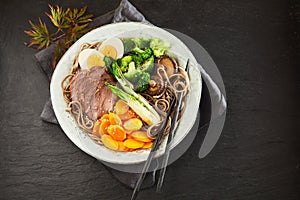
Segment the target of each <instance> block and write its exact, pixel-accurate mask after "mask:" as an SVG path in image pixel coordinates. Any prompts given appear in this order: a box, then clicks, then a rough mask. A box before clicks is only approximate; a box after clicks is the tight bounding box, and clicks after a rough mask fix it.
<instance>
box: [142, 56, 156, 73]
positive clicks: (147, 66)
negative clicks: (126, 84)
mask: <svg viewBox="0 0 300 200" xmlns="http://www.w3.org/2000/svg"><path fill="white" fill-rule="evenodd" d="M153 67H154V56H151V57H150V58H149V59H147V60H146V61H145V62H144V63H143V64H142V65H141V66H140V69H141V70H142V71H144V72H149V73H150V72H151V71H152V69H153Z"/></svg>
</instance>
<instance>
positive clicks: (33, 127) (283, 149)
mask: <svg viewBox="0 0 300 200" xmlns="http://www.w3.org/2000/svg"><path fill="white" fill-rule="evenodd" d="M131 2H132V3H133V4H134V5H135V6H136V7H137V8H138V9H139V10H140V11H141V12H142V13H143V14H144V15H145V16H146V18H147V19H149V21H151V22H152V23H154V24H156V25H158V26H161V27H166V28H170V29H174V30H177V31H180V32H183V33H185V34H187V35H189V36H191V37H193V38H194V39H196V40H197V41H198V42H199V43H200V44H201V45H202V46H203V47H204V48H205V49H206V50H207V51H208V52H209V53H210V55H211V56H212V58H213V59H214V61H215V62H216V64H217V66H218V67H219V70H220V72H221V74H222V76H223V79H224V83H225V86H226V92H227V99H228V111H227V119H226V123H225V127H224V130H223V133H222V136H221V138H220V140H219V142H218V143H217V145H216V146H215V148H214V149H213V151H212V152H211V153H210V154H209V155H208V156H207V157H206V158H204V159H202V160H200V159H198V157H197V151H198V149H199V141H200V139H196V140H195V142H194V143H193V145H192V146H191V147H190V149H189V150H188V151H187V152H186V153H185V154H184V155H183V156H182V157H181V158H180V159H179V160H177V161H176V162H175V163H173V164H172V165H171V166H169V167H168V171H167V177H166V179H165V185H164V187H163V192H162V193H155V192H154V190H153V189H148V190H144V191H142V192H141V193H140V194H139V199H144V200H148V199H149V200H150V199H157V200H159V199H172V200H173V199H184V200H185V199H186V200H190V199H195V200H196V199H197V200H198V199H299V198H300V194H299V191H300V190H299V189H300V183H299V170H300V169H299V168H300V153H299V152H300V150H299V143H300V135H299V133H300V130H299V125H300V114H299V103H300V96H299V88H300V81H299V77H300V76H299V75H300V70H299V67H300V66H299V56H300V55H299V54H300V53H299V37H300V36H299V31H300V28H299V23H300V8H299V2H297V1H296V0H281V1H280V0H251V1H238V0H222V1H221V0H211V1H204V0H200V1H197V0H187V1H183V0H169V1H163V0H156V1H150V0H143V1H138V0H132V1H131ZM0 3H1V6H0V134H1V135H0V199H99V200H100V199H109V200H112V199H116V200H117V199H129V198H130V195H131V190H129V189H128V188H126V187H124V186H123V185H121V184H120V183H119V182H118V181H117V180H115V179H113V178H112V176H111V174H110V173H108V172H107V170H106V169H105V167H104V166H103V165H102V164H100V163H99V162H98V161H96V160H95V159H94V158H92V157H90V156H88V155H86V154H85V153H84V152H82V151H80V150H79V149H78V148H77V147H76V146H75V145H74V144H73V143H72V142H71V141H70V140H69V139H68V138H67V137H66V135H65V134H64V133H63V132H62V130H61V129H60V128H59V127H58V126H56V125H53V124H48V123H45V122H43V121H41V120H40V117H39V115H40V112H41V111H42V108H43V106H44V103H45V101H46V100H47V99H48V98H49V83H48V79H47V77H46V76H45V75H44V74H43V72H42V71H41V70H40V69H39V68H38V66H37V65H36V63H35V60H34V58H33V55H34V54H35V53H36V50H34V49H29V48H27V47H25V46H24V42H25V41H28V40H29V38H28V37H27V36H26V35H25V34H24V33H23V30H25V29H27V30H28V29H29V24H28V20H29V19H31V20H33V21H34V22H37V18H38V17H41V18H42V19H44V20H45V19H46V17H45V15H44V12H46V11H47V12H48V10H49V9H48V6H47V4H48V3H50V4H52V5H56V4H58V5H61V6H63V7H64V8H67V7H71V8H74V7H82V6H84V5H87V6H88V11H89V12H90V13H93V14H94V15H95V16H98V15H101V14H104V13H106V12H108V11H110V10H112V9H114V8H116V7H117V5H118V1H103V0H101V1H100V0H99V1H95V0H84V1H41V0H26V1H17V0H9V1H8V0H2V1H1V2H0ZM48 25H49V23H48Z"/></svg>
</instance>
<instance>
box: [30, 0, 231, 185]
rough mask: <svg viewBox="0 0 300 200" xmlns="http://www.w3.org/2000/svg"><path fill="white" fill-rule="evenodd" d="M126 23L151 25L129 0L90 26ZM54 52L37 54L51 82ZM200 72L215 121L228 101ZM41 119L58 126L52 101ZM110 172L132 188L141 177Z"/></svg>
mask: <svg viewBox="0 0 300 200" xmlns="http://www.w3.org/2000/svg"><path fill="white" fill-rule="evenodd" d="M124 21H136V22H142V23H145V24H150V22H149V21H147V20H146V19H145V17H144V16H143V15H142V14H141V13H140V12H139V11H138V10H137V9H136V8H135V7H134V6H133V5H132V4H131V3H130V2H129V1H127V0H121V2H120V5H119V7H118V8H116V9H115V10H113V11H110V12H108V13H106V14H104V15H102V16H99V17H97V18H95V19H94V20H93V22H92V23H91V24H90V27H98V26H101V25H104V24H108V23H117V22H124ZM53 52H54V46H50V47H49V48H47V49H44V50H42V51H40V52H38V53H37V54H35V58H36V60H37V63H38V64H39V66H40V68H41V69H42V70H43V71H44V73H45V74H46V75H47V77H48V78H49V80H51V76H52V67H51V62H52V59H53ZM198 67H199V70H200V72H201V75H202V79H203V81H204V82H205V84H206V85H207V87H208V88H209V92H210V94H209V95H210V98H211V101H213V104H214V105H216V106H215V108H214V109H213V110H212V116H213V117H212V118H211V120H214V119H215V118H217V117H218V116H221V115H222V114H223V113H224V112H225V111H226V107H227V106H226V101H225V98H224V95H223V94H222V92H221V91H220V89H219V87H218V86H217V84H216V83H215V82H214V80H213V79H212V78H211V77H210V75H209V74H208V73H207V72H206V71H205V70H204V69H203V68H202V66H201V65H200V64H199V66H198ZM41 119H42V120H43V121H46V122H50V123H54V124H58V122H57V119H56V117H55V114H54V111H53V107H52V103H51V99H49V100H48V101H47V102H46V104H45V106H44V109H43V111H42V113H41ZM208 123H209V122H208ZM107 169H108V171H110V172H111V173H112V175H113V176H114V177H115V178H117V179H118V180H119V181H120V182H121V183H123V184H125V185H126V186H128V187H130V188H134V186H135V183H136V181H137V179H138V177H139V174H138V173H125V172H120V171H117V170H115V169H112V168H109V167H107ZM154 183H155V174H154V175H153V176H147V178H146V179H145V181H144V183H143V187H142V188H147V187H150V186H152V185H154Z"/></svg>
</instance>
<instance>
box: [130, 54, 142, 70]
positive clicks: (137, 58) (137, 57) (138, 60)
mask: <svg viewBox="0 0 300 200" xmlns="http://www.w3.org/2000/svg"><path fill="white" fill-rule="evenodd" d="M132 60H133V62H134V63H135V65H136V66H137V67H140V66H141V64H142V63H143V62H144V59H143V58H142V56H140V55H133V56H132Z"/></svg>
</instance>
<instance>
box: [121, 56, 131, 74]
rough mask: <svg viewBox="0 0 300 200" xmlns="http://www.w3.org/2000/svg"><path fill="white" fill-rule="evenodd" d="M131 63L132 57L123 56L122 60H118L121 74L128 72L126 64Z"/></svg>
mask: <svg viewBox="0 0 300 200" xmlns="http://www.w3.org/2000/svg"><path fill="white" fill-rule="evenodd" d="M131 61H132V56H130V55H129V56H124V57H123V58H121V59H119V62H118V64H119V66H120V68H121V71H122V72H123V73H125V72H127V71H128V64H129V63H130V62H131Z"/></svg>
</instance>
